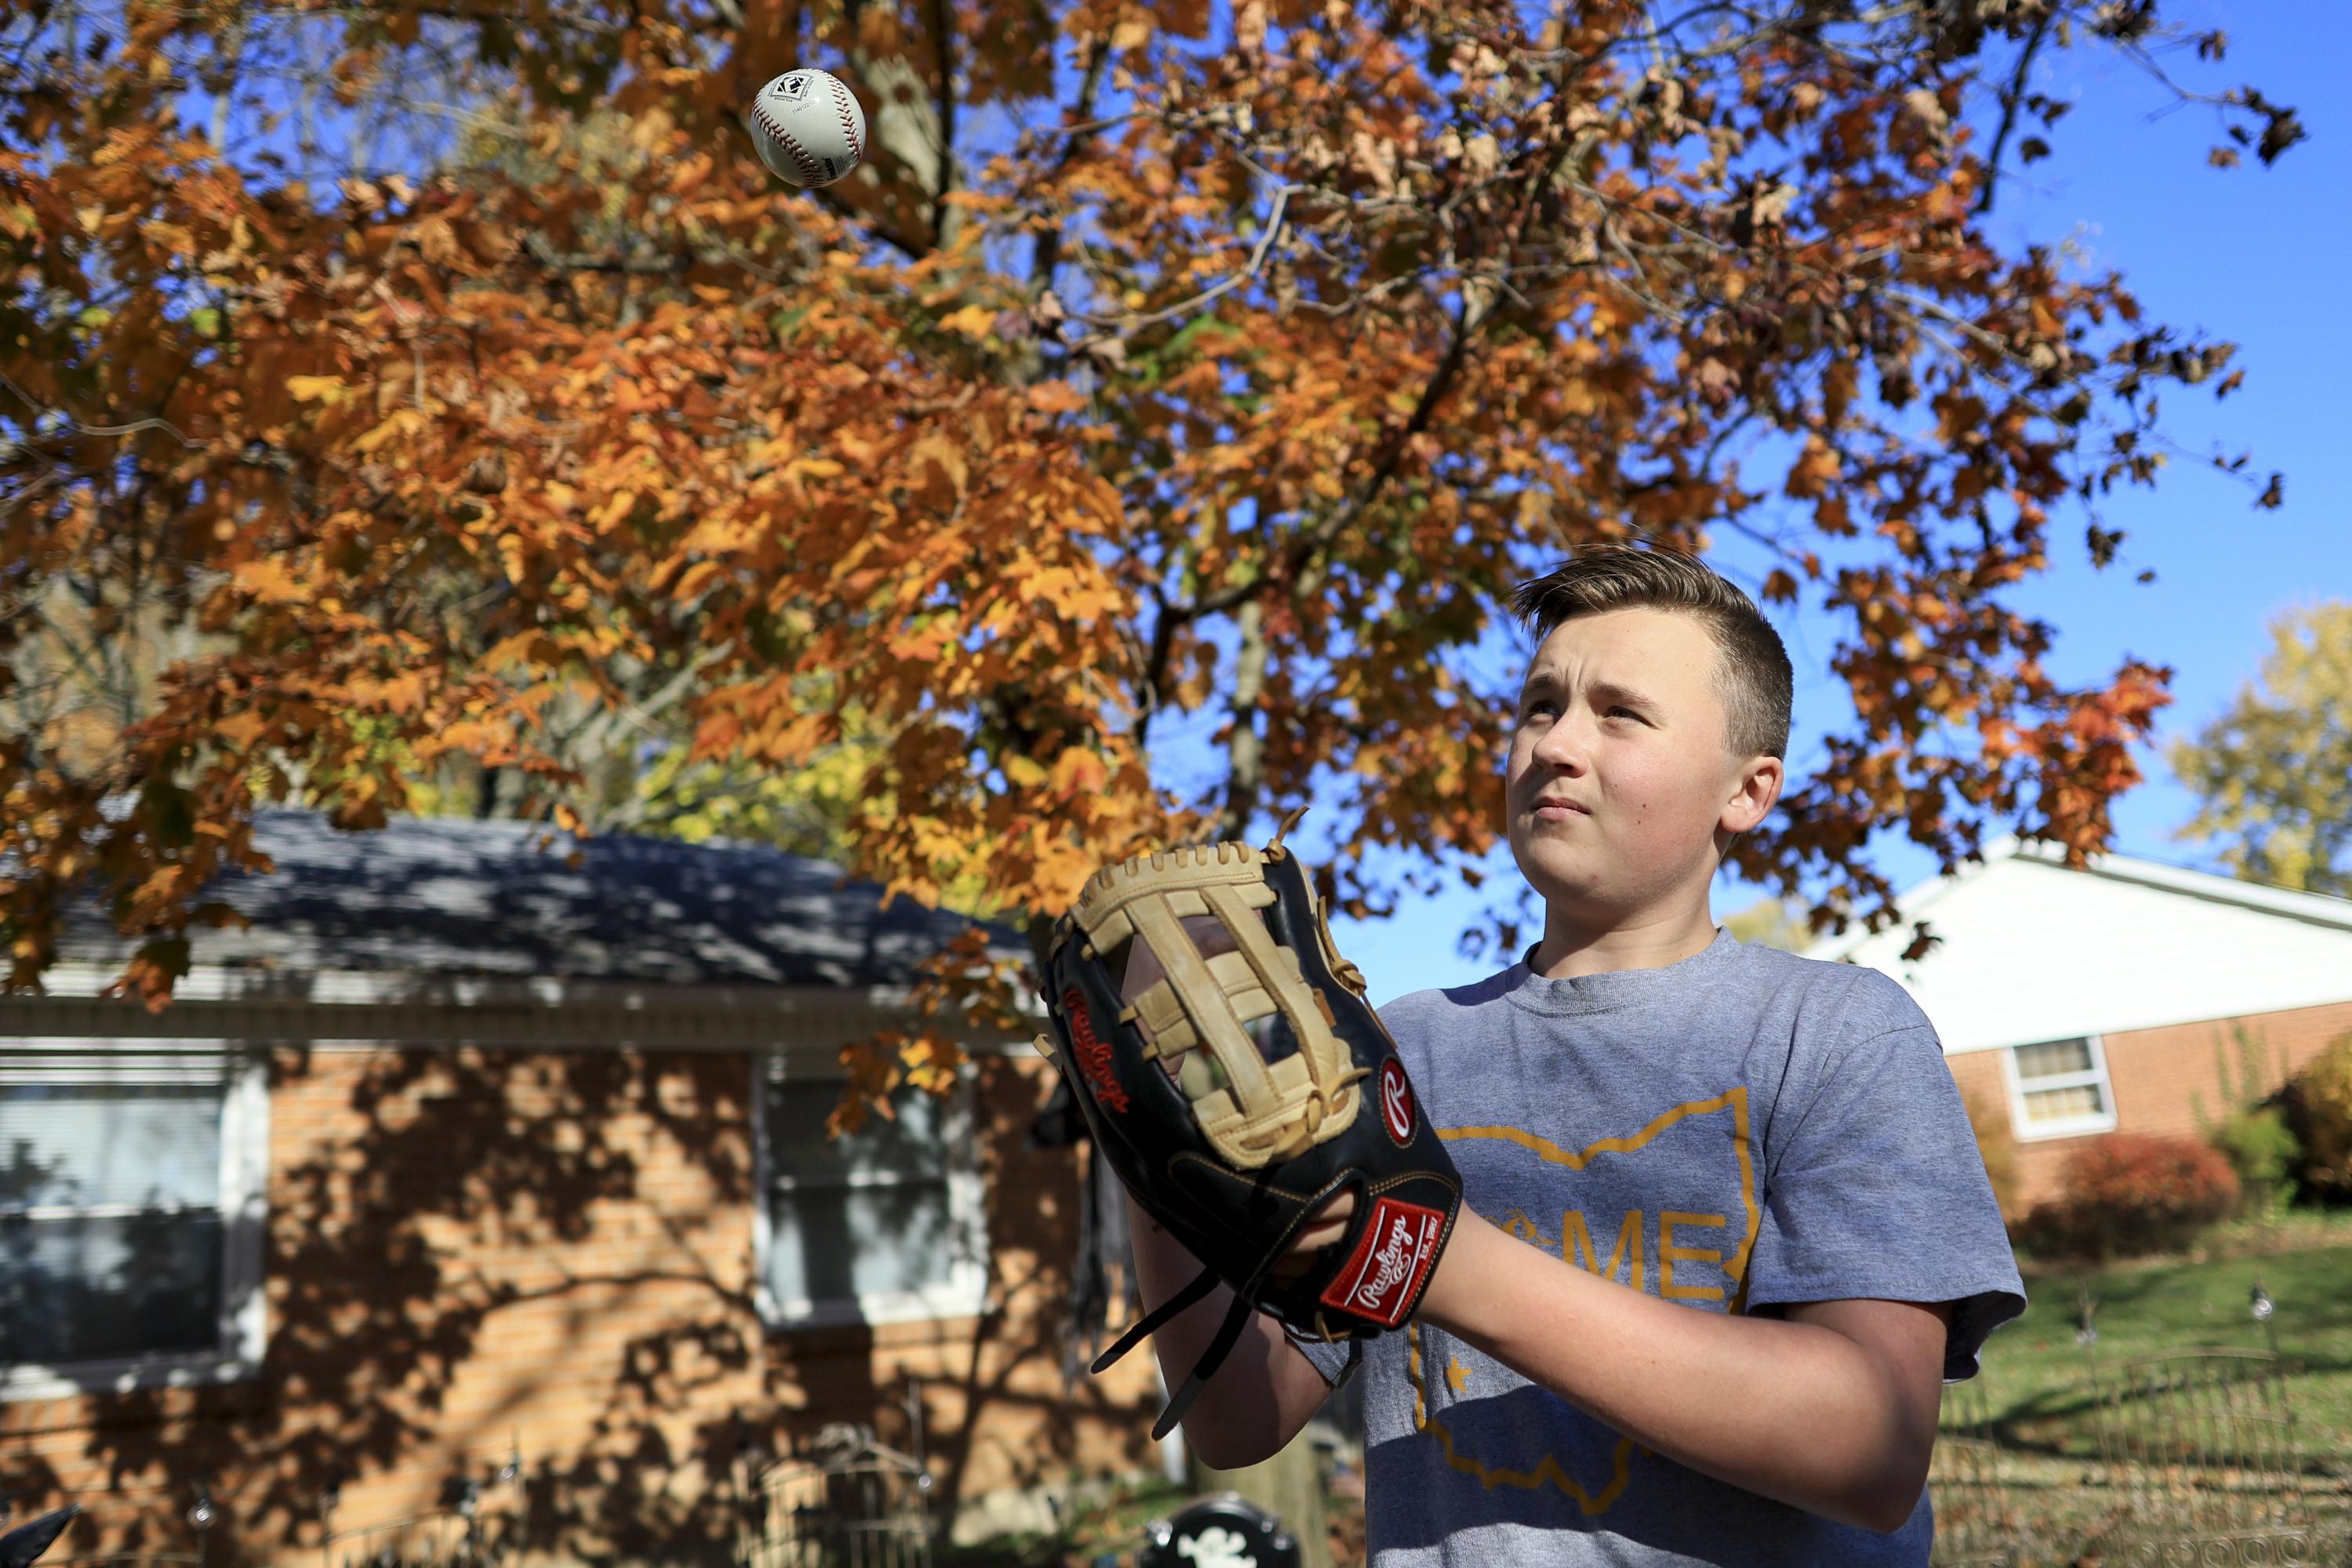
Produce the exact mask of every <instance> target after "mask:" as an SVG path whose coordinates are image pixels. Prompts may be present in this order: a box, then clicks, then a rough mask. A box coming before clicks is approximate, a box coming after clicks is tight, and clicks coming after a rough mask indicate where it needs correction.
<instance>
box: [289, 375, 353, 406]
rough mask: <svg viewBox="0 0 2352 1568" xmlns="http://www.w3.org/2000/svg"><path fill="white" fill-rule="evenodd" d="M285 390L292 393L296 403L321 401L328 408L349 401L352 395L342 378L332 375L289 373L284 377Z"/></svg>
mask: <svg viewBox="0 0 2352 1568" xmlns="http://www.w3.org/2000/svg"><path fill="white" fill-rule="evenodd" d="M286 390H287V391H288V392H289V393H291V394H293V396H294V401H295V402H297V403H323V404H325V405H327V406H328V407H330V408H332V407H333V406H334V405H336V404H338V403H345V402H349V401H350V399H351V396H352V389H351V388H350V387H349V386H347V385H345V384H344V383H343V381H342V379H341V377H340V376H332V375H289V376H288V377H287V378H286Z"/></svg>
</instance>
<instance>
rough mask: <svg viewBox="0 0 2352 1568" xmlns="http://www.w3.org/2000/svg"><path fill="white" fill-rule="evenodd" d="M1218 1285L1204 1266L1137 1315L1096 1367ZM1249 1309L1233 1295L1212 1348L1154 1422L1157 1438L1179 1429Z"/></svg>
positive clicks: (1237, 1338) (1105, 1364)
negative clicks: (1166, 1296)
mask: <svg viewBox="0 0 2352 1568" xmlns="http://www.w3.org/2000/svg"><path fill="white" fill-rule="evenodd" d="M1216 1288H1217V1276H1216V1271H1215V1270H1213V1269H1209V1268H1203V1269H1202V1270H1201V1272H1200V1273H1199V1274H1198V1275H1197V1276H1195V1277H1194V1279H1193V1280H1192V1283H1191V1284H1190V1285H1187V1286H1185V1287H1184V1289H1181V1290H1179V1291H1177V1292H1176V1294H1174V1295H1173V1296H1171V1297H1169V1298H1168V1300H1165V1301H1162V1302H1160V1305H1158V1306H1157V1307H1154V1308H1152V1309H1151V1310H1150V1311H1149V1312H1146V1313H1144V1314H1143V1316H1142V1317H1140V1318H1139V1319H1137V1320H1136V1321H1135V1324H1134V1326H1133V1327H1131V1328H1129V1330H1128V1331H1127V1332H1125V1333H1123V1334H1121V1335H1119V1336H1118V1341H1117V1342H1115V1343H1113V1344H1112V1345H1111V1347H1110V1348H1109V1349H1108V1350H1107V1351H1105V1352H1103V1353H1102V1354H1100V1355H1098V1356H1097V1357H1095V1363H1094V1370H1095V1371H1096V1372H1097V1373H1100V1372H1101V1371H1102V1370H1103V1369H1104V1368H1106V1367H1108V1366H1109V1365H1110V1364H1111V1363H1114V1362H1116V1361H1118V1358H1119V1357H1121V1356H1123V1355H1125V1354H1126V1353H1127V1352H1129V1351H1131V1350H1133V1349H1134V1348H1135V1347H1136V1346H1138V1345H1139V1344H1141V1343H1142V1342H1143V1341H1144V1337H1145V1336H1146V1335H1148V1334H1150V1333H1152V1332H1154V1331H1157V1330H1159V1329H1160V1327H1162V1326H1163V1325H1164V1324H1166V1323H1167V1322H1169V1321H1171V1319H1173V1318H1175V1317H1176V1316H1177V1315H1178V1314H1180V1313H1181V1312H1183V1311H1184V1310H1186V1309H1188V1308H1190V1307H1192V1305H1193V1304H1194V1303H1196V1302H1198V1301H1200V1300H1202V1298H1204V1297H1206V1296H1207V1295H1208V1293H1209V1292H1210V1291H1212V1290H1213V1289H1216ZM1250 1310H1251V1309H1250V1304H1249V1303H1248V1302H1247V1301H1245V1300H1243V1299H1242V1298H1241V1297H1240V1296H1239V1295H1236V1296H1234V1304H1233V1306H1232V1307H1230V1308H1229V1309H1227V1310H1226V1312H1225V1321H1223V1323H1222V1324H1220V1325H1218V1328H1217V1337H1216V1338H1214V1339H1213V1340H1211V1341H1210V1342H1209V1348H1208V1349H1207V1350H1205V1351H1202V1352H1201V1359H1200V1360H1199V1361H1197V1362H1195V1363H1193V1364H1192V1372H1191V1373H1188V1374H1187V1375H1186V1377H1185V1379H1184V1382H1183V1384H1181V1386H1180V1387H1178V1389H1177V1390H1176V1392H1175V1393H1174V1394H1171V1396H1170V1397H1169V1400H1168V1408H1167V1409H1165V1410H1163V1411H1161V1412H1160V1419H1159V1420H1157V1421H1155V1422H1153V1423H1152V1424H1151V1437H1152V1440H1153V1441H1154V1442H1157V1441H1159V1440H1160V1438H1162V1437H1165V1436H1168V1434H1169V1433H1171V1432H1173V1431H1174V1430H1175V1429H1176V1423H1178V1422H1179V1421H1181V1420H1183V1419H1184V1412H1185V1411H1187V1410H1189V1409H1191V1408H1192V1399H1193V1396H1194V1395H1195V1394H1199V1393H1200V1392H1201V1386H1202V1384H1205V1383H1207V1382H1208V1381H1209V1379H1211V1378H1213V1377H1214V1376H1215V1375H1216V1374H1217V1368H1219V1367H1221V1366H1223V1364H1224V1363H1225V1357H1227V1356H1229V1355H1231V1354H1232V1353H1233V1351H1234V1345H1235V1344H1236V1343H1238V1342H1240V1340H1241V1337H1242V1325H1243V1324H1244V1323H1245V1322H1247V1321H1249V1315H1250Z"/></svg>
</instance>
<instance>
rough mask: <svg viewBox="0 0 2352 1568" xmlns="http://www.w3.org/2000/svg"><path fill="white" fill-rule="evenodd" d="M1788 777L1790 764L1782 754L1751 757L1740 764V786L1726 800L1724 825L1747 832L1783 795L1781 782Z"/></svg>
mask: <svg viewBox="0 0 2352 1568" xmlns="http://www.w3.org/2000/svg"><path fill="white" fill-rule="evenodd" d="M1787 779H1788V768H1787V765H1786V764H1785V763H1782V762H1781V761H1780V758H1778V757H1750V758H1748V761H1747V763H1745V764H1743V765H1742V767H1741V768H1740V771H1739V777H1738V780H1737V784H1738V788H1737V789H1736V790H1735V791H1734V792H1733V794H1732V795H1731V797H1730V798H1729V799H1728V800H1727V801H1725V802H1724V803H1723V816H1722V819H1721V825H1722V826H1724V827H1725V828H1726V829H1727V830H1728V831H1730V832H1732V833H1735V834H1738V833H1746V832H1748V830H1749V829H1750V828H1752V827H1754V826H1756V825H1757V824H1758V823H1759V822H1761V821H1763V820H1764V817H1765V814H1766V813H1768V812H1769V811H1770V810H1771V809H1772V806H1773V804H1774V803H1775V802H1777V801H1778V800H1779V799H1780V786H1781V784H1784V783H1785V782H1787Z"/></svg>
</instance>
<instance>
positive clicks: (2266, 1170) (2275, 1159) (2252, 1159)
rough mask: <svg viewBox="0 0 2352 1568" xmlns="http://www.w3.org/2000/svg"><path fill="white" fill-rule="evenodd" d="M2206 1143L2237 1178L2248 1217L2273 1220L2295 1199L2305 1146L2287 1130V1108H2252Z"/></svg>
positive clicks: (2235, 1114) (2226, 1121) (2209, 1134)
mask: <svg viewBox="0 0 2352 1568" xmlns="http://www.w3.org/2000/svg"><path fill="white" fill-rule="evenodd" d="M2205 1141H2206V1142H2209V1143H2210V1144H2212V1145H2213V1147H2214V1149H2215V1150H2217V1151H2218V1152H2220V1153H2221V1158H2223V1159H2224V1160H2227V1161H2228V1162H2229V1163H2230V1169H2231V1170H2232V1171H2234V1172H2236V1173H2237V1176H2238V1190H2239V1192H2240V1193H2241V1194H2243V1198H2242V1203H2241V1205H2240V1207H2241V1210H2242V1212H2243V1213H2245V1214H2250V1215H2257V1216H2260V1217H2264V1218H2267V1217H2269V1216H2270V1215H2275V1214H2277V1213H2278V1212H2279V1210H2281V1209H2283V1208H2284V1207H2286V1205H2287V1204H2288V1203H2289V1202H2290V1201H2291V1200H2293V1198H2294V1172H2295V1165H2296V1163H2297V1162H2298V1160H2299V1159H2300V1157H2301V1156H2302V1153H2303V1142H2302V1141H2301V1140H2300V1139H2298V1138H2296V1137H2295V1135H2294V1130H2293V1129H2292V1128H2290V1127H2288V1126H2287V1124H2286V1110H2285V1108H2284V1107H2283V1106H2277V1105H2250V1106H2247V1107H2246V1108H2244V1109H2243V1110H2236V1111H2232V1112H2231V1114H2230V1115H2228V1116H2227V1117H2224V1118H2223V1119H2222V1120H2221V1122H2220V1124H2219V1125H2217V1126H2214V1127H2211V1128H2209V1129H2208V1130H2207V1131H2206V1133H2205Z"/></svg>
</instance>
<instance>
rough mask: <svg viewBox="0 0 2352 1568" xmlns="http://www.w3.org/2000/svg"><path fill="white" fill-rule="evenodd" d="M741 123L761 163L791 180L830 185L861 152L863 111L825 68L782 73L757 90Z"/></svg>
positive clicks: (853, 164) (863, 149) (851, 166)
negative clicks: (757, 151)
mask: <svg viewBox="0 0 2352 1568" xmlns="http://www.w3.org/2000/svg"><path fill="white" fill-rule="evenodd" d="M744 123H745V124H746V125H747V126H748V127H749V128H750V130H751V144H752V145H753V146H755V147H757V148H759V150H760V162H761V163H765V164H767V165H768V172H769V173H770V174H774V175H775V176H776V177H777V178H778V179H780V180H782V181H785V182H786V183H788V184H795V185H803V186H815V185H829V184H833V183H834V181H835V180H837V179H839V178H841V177H842V176H843V175H844V174H847V173H849V171H850V170H852V169H855V168H856V167H857V160H858V159H860V158H862V157H864V156H865V155H866V111H865V110H862V109H860V108H858V107H857V95H856V93H854V92H852V91H850V90H849V89H848V87H847V86H846V85H845V84H844V83H843V81H842V79H840V78H839V77H837V76H835V75H834V74H833V73H832V72H830V71H821V70H814V69H810V70H794V71H786V72H785V73H784V74H783V75H782V76H780V77H778V78H776V79H775V80H773V81H772V82H770V83H769V84H768V85H767V86H765V87H763V88H761V89H760V96H759V97H757V98H755V99H753V100H751V112H750V113H749V114H748V115H746V116H745V117H744Z"/></svg>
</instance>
